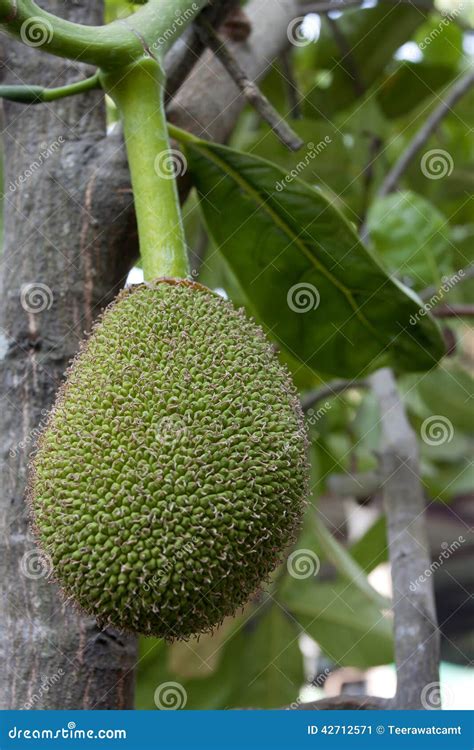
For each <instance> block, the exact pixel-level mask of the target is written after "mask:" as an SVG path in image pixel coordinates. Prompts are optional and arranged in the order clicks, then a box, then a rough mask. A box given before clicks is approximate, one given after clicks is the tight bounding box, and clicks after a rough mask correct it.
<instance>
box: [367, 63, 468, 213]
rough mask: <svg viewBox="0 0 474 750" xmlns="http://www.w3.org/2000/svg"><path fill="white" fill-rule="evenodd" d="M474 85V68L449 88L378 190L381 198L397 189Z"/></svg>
mask: <svg viewBox="0 0 474 750" xmlns="http://www.w3.org/2000/svg"><path fill="white" fill-rule="evenodd" d="M473 85H474V70H470V71H469V72H468V73H466V74H465V75H464V76H462V78H459V79H458V80H457V81H456V83H454V84H453V85H452V86H451V87H450V88H449V89H448V91H447V92H446V94H445V96H444V98H443V100H442V101H441V102H440V103H439V105H438V106H437V107H436V109H434V110H433V112H432V113H431V115H430V116H429V117H428V119H427V120H426V122H425V123H424V124H423V125H422V127H421V128H420V129H419V131H418V132H417V133H416V135H415V137H414V138H413V140H412V141H411V142H410V144H409V145H408V147H407V148H406V150H405V151H404V152H403V154H402V155H401V157H400V158H399V160H398V161H397V162H396V164H395V165H394V166H393V168H392V169H391V170H390V172H389V173H388V175H387V176H386V178H385V180H384V181H383V183H382V185H381V187H380V189H379V191H378V197H379V198H382V197H383V196H385V195H388V194H389V193H392V192H393V191H394V190H395V189H396V187H397V185H398V183H399V181H400V179H401V178H402V177H403V175H404V174H405V172H406V170H407V169H408V167H409V166H410V164H411V162H412V161H413V159H415V158H416V156H417V154H418V152H419V151H420V150H421V149H422V148H423V146H424V145H425V143H426V142H427V141H428V139H429V138H430V136H431V135H433V133H434V132H435V130H436V128H437V127H438V125H439V124H440V122H441V121H442V120H443V119H444V118H445V117H446V116H447V115H449V113H450V112H451V110H452V108H453V107H454V106H455V104H456V103H457V102H458V101H459V100H460V99H461V98H462V97H463V96H464V95H465V94H467V92H468V91H469V89H470V88H471V86H473Z"/></svg>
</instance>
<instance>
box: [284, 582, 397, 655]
mask: <svg viewBox="0 0 474 750" xmlns="http://www.w3.org/2000/svg"><path fill="white" fill-rule="evenodd" d="M280 599H281V601H282V602H283V603H284V605H285V606H286V607H287V608H288V609H289V610H290V612H291V613H292V614H293V615H294V617H295V618H296V619H297V621H298V623H299V624H300V625H301V626H302V628H303V629H304V631H305V632H306V633H307V634H308V635H310V636H311V637H312V638H314V639H315V640H316V641H317V642H318V643H319V645H320V646H321V648H322V649H323V651H324V652H325V653H326V654H327V655H328V656H329V658H330V659H332V660H333V661H334V662H336V664H338V665H340V666H352V667H360V668H367V667H372V666H376V665H378V664H388V663H389V662H391V661H392V659H393V641H392V627H391V623H390V620H389V619H387V617H386V616H383V615H382V614H381V612H380V611H379V609H378V608H377V607H376V606H375V604H374V603H373V602H372V601H371V600H370V599H369V598H368V597H366V596H364V594H363V593H362V592H361V591H360V589H358V588H357V587H356V586H354V585H353V584H348V583H347V582H345V581H334V582H330V583H329V582H323V583H320V582H319V581H318V580H317V579H315V578H313V577H311V578H306V579H301V580H298V579H296V580H295V579H293V578H291V577H290V576H288V577H287V579H286V580H285V584H284V586H283V587H282V590H281V592H280Z"/></svg>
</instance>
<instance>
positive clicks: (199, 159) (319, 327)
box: [187, 140, 444, 377]
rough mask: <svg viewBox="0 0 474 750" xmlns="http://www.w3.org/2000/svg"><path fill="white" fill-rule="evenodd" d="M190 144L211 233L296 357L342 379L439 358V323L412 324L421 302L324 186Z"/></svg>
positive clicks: (226, 151) (420, 364) (262, 317)
mask: <svg viewBox="0 0 474 750" xmlns="http://www.w3.org/2000/svg"><path fill="white" fill-rule="evenodd" d="M187 145H188V148H187V154H188V158H189V163H190V166H191V170H192V174H193V180H194V183H195V185H196V187H197V189H198V193H199V196H200V199H201V206H202V210H203V212H204V216H205V220H206V223H207V226H208V229H209V231H210V233H211V234H212V235H213V238H214V240H215V242H216V244H217V245H218V247H219V249H220V250H221V252H222V253H223V255H224V256H225V258H226V259H227V261H228V263H229V264H230V266H231V268H232V270H233V271H234V273H235V275H236V276H237V278H238V280H239V282H240V284H241V285H242V287H243V290H244V292H245V294H246V296H247V298H248V300H249V302H250V304H251V306H252V308H253V310H254V311H255V313H256V315H257V317H259V318H260V320H261V321H262V322H263V323H264V324H265V325H266V326H267V327H268V329H269V330H270V332H271V335H272V336H274V337H275V338H276V339H277V341H278V342H279V343H280V344H281V345H282V346H284V347H286V348H287V349H288V350H289V351H290V353H292V354H293V356H295V357H297V358H299V359H300V360H302V361H303V362H305V364H307V365H308V366H309V367H311V368H312V369H314V370H315V371H317V372H318V371H319V372H322V373H327V374H332V375H340V376H346V377H355V376H359V375H361V374H362V373H366V372H370V371H373V370H375V369H377V368H378V367H381V366H385V365H386V366H391V367H394V368H395V369H397V370H400V371H414V370H425V369H428V368H430V367H432V366H433V365H434V364H435V363H436V362H437V361H438V359H439V358H440V357H441V356H442V354H443V350H444V346H443V343H442V339H441V336H440V334H439V330H438V328H437V326H436V324H435V323H434V322H433V321H432V320H430V319H428V317H427V316H421V317H420V319H419V320H418V321H417V322H415V323H414V322H413V321H414V320H415V317H416V316H417V313H418V311H419V309H420V306H421V303H420V301H419V300H418V299H417V298H416V297H415V296H414V295H411V294H410V293H409V292H408V290H406V289H405V288H404V287H403V286H401V285H400V284H398V283H396V282H395V281H393V280H391V279H390V278H389V277H388V276H387V274H386V273H385V272H384V271H383V269H382V268H381V266H380V265H379V264H378V263H377V262H376V261H375V259H374V258H373V257H372V256H371V255H370V254H369V253H368V252H367V250H366V249H365V248H364V246H363V245H362V244H361V242H360V240H359V239H358V237H357V234H356V233H355V231H354V229H353V228H352V226H351V225H350V224H349V223H348V222H347V221H346V220H345V219H344V218H343V217H342V216H341V214H340V213H339V212H338V211H337V210H336V209H335V208H334V207H333V206H332V205H331V203H330V202H329V201H328V200H327V198H326V197H325V196H324V195H323V194H322V193H321V192H320V191H318V190H316V189H314V188H312V187H311V186H309V185H307V184H305V183H303V182H302V181H300V180H298V179H290V180H288V179H287V177H288V176H287V174H286V173H285V172H284V171H283V170H282V169H280V168H279V167H277V166H275V165H274V164H271V163H270V162H267V161H265V160H263V159H259V158H256V157H254V156H250V155H249V154H244V153H241V152H238V151H235V150H233V149H229V148H226V147H225V146H219V145H216V144H210V143H205V142H204V141H198V140H196V141H192V142H191V143H188V144H187ZM335 159H337V154H335ZM411 316H413V317H412V321H411V323H412V324H410V317H411Z"/></svg>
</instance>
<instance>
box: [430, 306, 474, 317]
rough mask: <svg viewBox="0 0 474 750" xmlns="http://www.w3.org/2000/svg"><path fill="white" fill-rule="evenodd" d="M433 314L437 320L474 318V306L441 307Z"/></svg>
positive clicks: (433, 311)
mask: <svg viewBox="0 0 474 750" xmlns="http://www.w3.org/2000/svg"><path fill="white" fill-rule="evenodd" d="M431 314H432V315H434V316H435V318H473V317H474V305H439V306H438V307H435V308H434V309H433V310H432V311H431Z"/></svg>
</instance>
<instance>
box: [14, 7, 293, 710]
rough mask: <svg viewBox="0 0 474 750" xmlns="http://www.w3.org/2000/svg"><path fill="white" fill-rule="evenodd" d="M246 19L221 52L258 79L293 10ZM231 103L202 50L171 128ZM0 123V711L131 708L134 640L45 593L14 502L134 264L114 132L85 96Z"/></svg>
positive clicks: (222, 77) (127, 197) (218, 135)
mask: <svg viewBox="0 0 474 750" xmlns="http://www.w3.org/2000/svg"><path fill="white" fill-rule="evenodd" d="M102 6H103V3H102V1H101V0H100V1H99V2H97V1H96V2H94V3H89V2H87V0H66V2H65V1H64V0H44V1H43V2H42V7H43V8H45V9H46V10H49V11H51V12H53V13H56V14H57V15H63V16H67V18H68V19H70V20H72V21H77V22H80V23H88V24H97V23H101V21H102V10H103V7H102ZM248 13H249V17H250V20H251V23H252V26H253V30H254V31H253V34H252V37H251V38H250V39H249V40H248V42H245V43H242V44H239V45H237V44H236V45H232V47H233V49H234V51H235V53H236V54H237V56H238V58H239V59H240V60H241V62H242V64H243V65H244V66H245V67H246V70H247V72H248V73H249V75H250V76H251V77H253V78H255V79H258V78H259V77H261V76H262V75H263V74H264V73H265V72H266V70H267V69H268V68H269V66H270V65H271V61H272V60H273V59H274V58H275V57H277V56H278V54H279V53H280V52H281V51H282V50H283V49H284V48H285V47H286V46H287V45H288V39H287V34H286V31H287V25H288V23H289V22H290V21H291V20H292V18H294V17H295V16H297V15H298V5H297V2H296V0H280V1H279V3H278V5H277V7H275V4H274V2H273V0H253V2H251V3H250V5H249V11H248ZM269 14H271V17H272V26H271V29H270V28H269V27H268V23H267V21H266V19H267V18H268V16H269ZM4 59H5V63H4V66H3V74H4V82H5V83H11V84H13V83H15V84H19V83H30V84H31V83H34V84H38V85H42V86H58V85H62V84H65V83H67V82H69V81H73V80H77V79H79V78H80V77H81V76H82V75H83V74H84V66H82V65H78V64H74V63H69V62H67V61H64V60H60V59H57V58H54V57H50V56H48V55H44V54H41V51H39V50H38V49H36V48H30V47H27V46H24V45H21V44H20V43H17V42H12V41H8V40H6V39H5V42H4ZM88 72H90V71H88ZM243 104H244V100H243V98H242V97H241V96H239V93H238V91H237V90H236V87H235V85H234V84H233V83H232V82H231V81H230V79H229V77H228V75H227V74H226V73H225V71H224V70H223V69H222V67H221V65H220V63H219V62H218V61H216V60H214V59H212V58H211V57H210V55H209V54H208V53H207V54H206V55H205V56H204V58H203V60H202V62H201V63H198V65H197V66H196V69H195V71H194V72H193V75H192V76H191V77H190V79H189V81H187V82H186V84H185V85H184V86H183V87H182V89H181V91H180V93H179V97H178V98H177V100H176V101H175V102H173V104H172V105H171V114H172V117H173V121H174V122H176V123H177V124H178V125H181V126H184V127H188V128H189V129H190V130H193V131H194V132H196V133H199V134H201V133H204V134H205V135H208V137H213V138H215V139H216V140H225V139H226V138H227V137H228V135H229V134H230V132H231V129H232V127H233V124H234V123H235V120H236V117H237V116H238V114H239V113H240V111H241V109H242V106H243ZM3 120H4V121H3V143H4V150H5V176H4V194H5V199H4V204H5V211H4V214H5V232H4V249H3V254H2V256H1V269H0V270H1V276H0V288H1V296H0V402H1V409H0V436H1V437H0V519H1V520H0V529H1V537H0V582H1V586H2V589H1V592H0V660H1V663H2V670H1V671H0V709H9V708H10V709H11V708H35V709H41V708H49V709H77V708H79V709H90V708H95V709H113V708H132V704H133V668H134V665H135V662H136V644H135V640H134V639H133V638H129V637H124V636H123V635H122V634H120V633H118V632H116V631H113V630H111V629H107V630H105V631H100V630H99V629H98V628H97V626H96V624H95V622H94V620H92V619H91V618H88V617H83V616H82V615H80V614H79V613H78V612H76V611H74V609H73V607H72V606H71V604H70V603H67V602H64V601H63V599H62V598H61V597H60V596H59V594H58V592H57V590H56V589H55V587H54V586H53V585H52V584H51V583H50V582H49V581H48V580H47V576H48V573H49V569H48V561H47V560H45V559H42V558H40V557H39V556H38V553H37V551H36V548H35V546H34V543H33V540H32V539H31V536H30V534H29V531H28V519H27V513H26V509H25V501H24V497H25V487H26V480H27V463H28V455H29V453H31V450H32V449H33V446H34V442H35V438H36V436H37V432H38V427H39V426H40V425H41V422H42V419H43V418H44V413H45V412H46V410H47V409H48V408H49V407H50V405H51V403H52V401H53V398H54V394H55V391H56V389H57V387H58V385H59V383H60V382H61V379H62V377H63V373H64V370H65V368H66V366H67V364H68V362H69V360H70V359H71V357H72V356H73V355H74V353H75V352H76V350H77V347H78V344H79V341H80V340H81V338H83V334H84V331H87V330H89V329H90V327H91V324H92V321H93V320H94V318H95V316H96V315H97V313H98V312H99V311H100V310H101V309H102V308H103V307H104V306H105V305H106V304H108V303H109V302H110V301H111V299H112V298H113V297H114V296H115V294H116V292H117V291H118V289H119V288H120V287H121V286H122V284H123V281H124V278H125V275H126V273H127V270H128V268H129V266H130V263H131V261H132V260H133V258H134V257H136V255H137V238H136V229H135V221H134V212H133V200H132V196H131V192H130V183H129V177H128V169H127V165H126V160H125V155H124V150H123V146H122V143H121V136H120V134H119V133H117V134H116V135H114V136H111V137H107V138H106V137H105V112H104V104H103V97H102V96H101V94H100V93H99V92H90V93H88V94H83V95H81V96H80V97H77V98H75V97H74V98H70V99H63V100H61V101H58V102H54V103H52V104H49V105H35V106H30V107H25V106H24V105H19V104H12V103H10V102H5V103H4V117H3ZM206 122H207V125H206ZM42 153H43V155H42ZM45 153H46V154H47V156H46V157H45V156H44V154H45ZM20 178H21V183H20ZM9 186H11V188H10V187H9Z"/></svg>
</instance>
